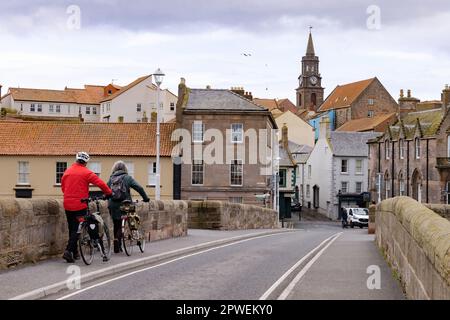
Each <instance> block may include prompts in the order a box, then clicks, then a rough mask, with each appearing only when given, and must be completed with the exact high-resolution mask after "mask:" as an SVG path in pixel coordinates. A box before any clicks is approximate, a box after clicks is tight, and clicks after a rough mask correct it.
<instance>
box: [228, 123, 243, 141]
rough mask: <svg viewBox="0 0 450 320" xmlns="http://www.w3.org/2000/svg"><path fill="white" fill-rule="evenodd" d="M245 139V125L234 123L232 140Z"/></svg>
mask: <svg viewBox="0 0 450 320" xmlns="http://www.w3.org/2000/svg"><path fill="white" fill-rule="evenodd" d="M243 139H244V125H243V124H242V123H233V124H232V125H231V142H232V143H242V142H243Z"/></svg>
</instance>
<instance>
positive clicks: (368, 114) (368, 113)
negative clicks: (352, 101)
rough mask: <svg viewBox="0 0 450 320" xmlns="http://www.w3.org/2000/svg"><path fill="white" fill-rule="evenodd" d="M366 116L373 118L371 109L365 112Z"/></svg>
mask: <svg viewBox="0 0 450 320" xmlns="http://www.w3.org/2000/svg"><path fill="white" fill-rule="evenodd" d="M367 117H369V118H373V110H369V112H367Z"/></svg>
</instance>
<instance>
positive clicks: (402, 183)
mask: <svg viewBox="0 0 450 320" xmlns="http://www.w3.org/2000/svg"><path fill="white" fill-rule="evenodd" d="M399 189H400V190H399V195H400V196H404V195H405V180H403V175H400V181H399Z"/></svg>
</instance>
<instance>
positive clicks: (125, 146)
mask: <svg viewBox="0 0 450 320" xmlns="http://www.w3.org/2000/svg"><path fill="white" fill-rule="evenodd" d="M175 128H176V124H175V123H161V156H164V157H169V156H171V153H172V148H173V146H174V145H175V144H174V143H173V142H172V141H171V135H172V132H173V131H174V130H175ZM0 141H2V143H0V155H12V156H17V155H35V156H38V155H40V156H65V155H75V154H76V153H77V152H79V151H86V152H88V153H89V154H91V155H102V156H156V124H155V123H62V122H10V121H0Z"/></svg>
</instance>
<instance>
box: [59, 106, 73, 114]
mask: <svg viewBox="0 0 450 320" xmlns="http://www.w3.org/2000/svg"><path fill="white" fill-rule="evenodd" d="M56 107H57V108H56V109H57V110H59V111H56V112H61V106H59V109H58V106H56ZM67 113H68V114H70V105H68V106H67Z"/></svg>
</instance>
